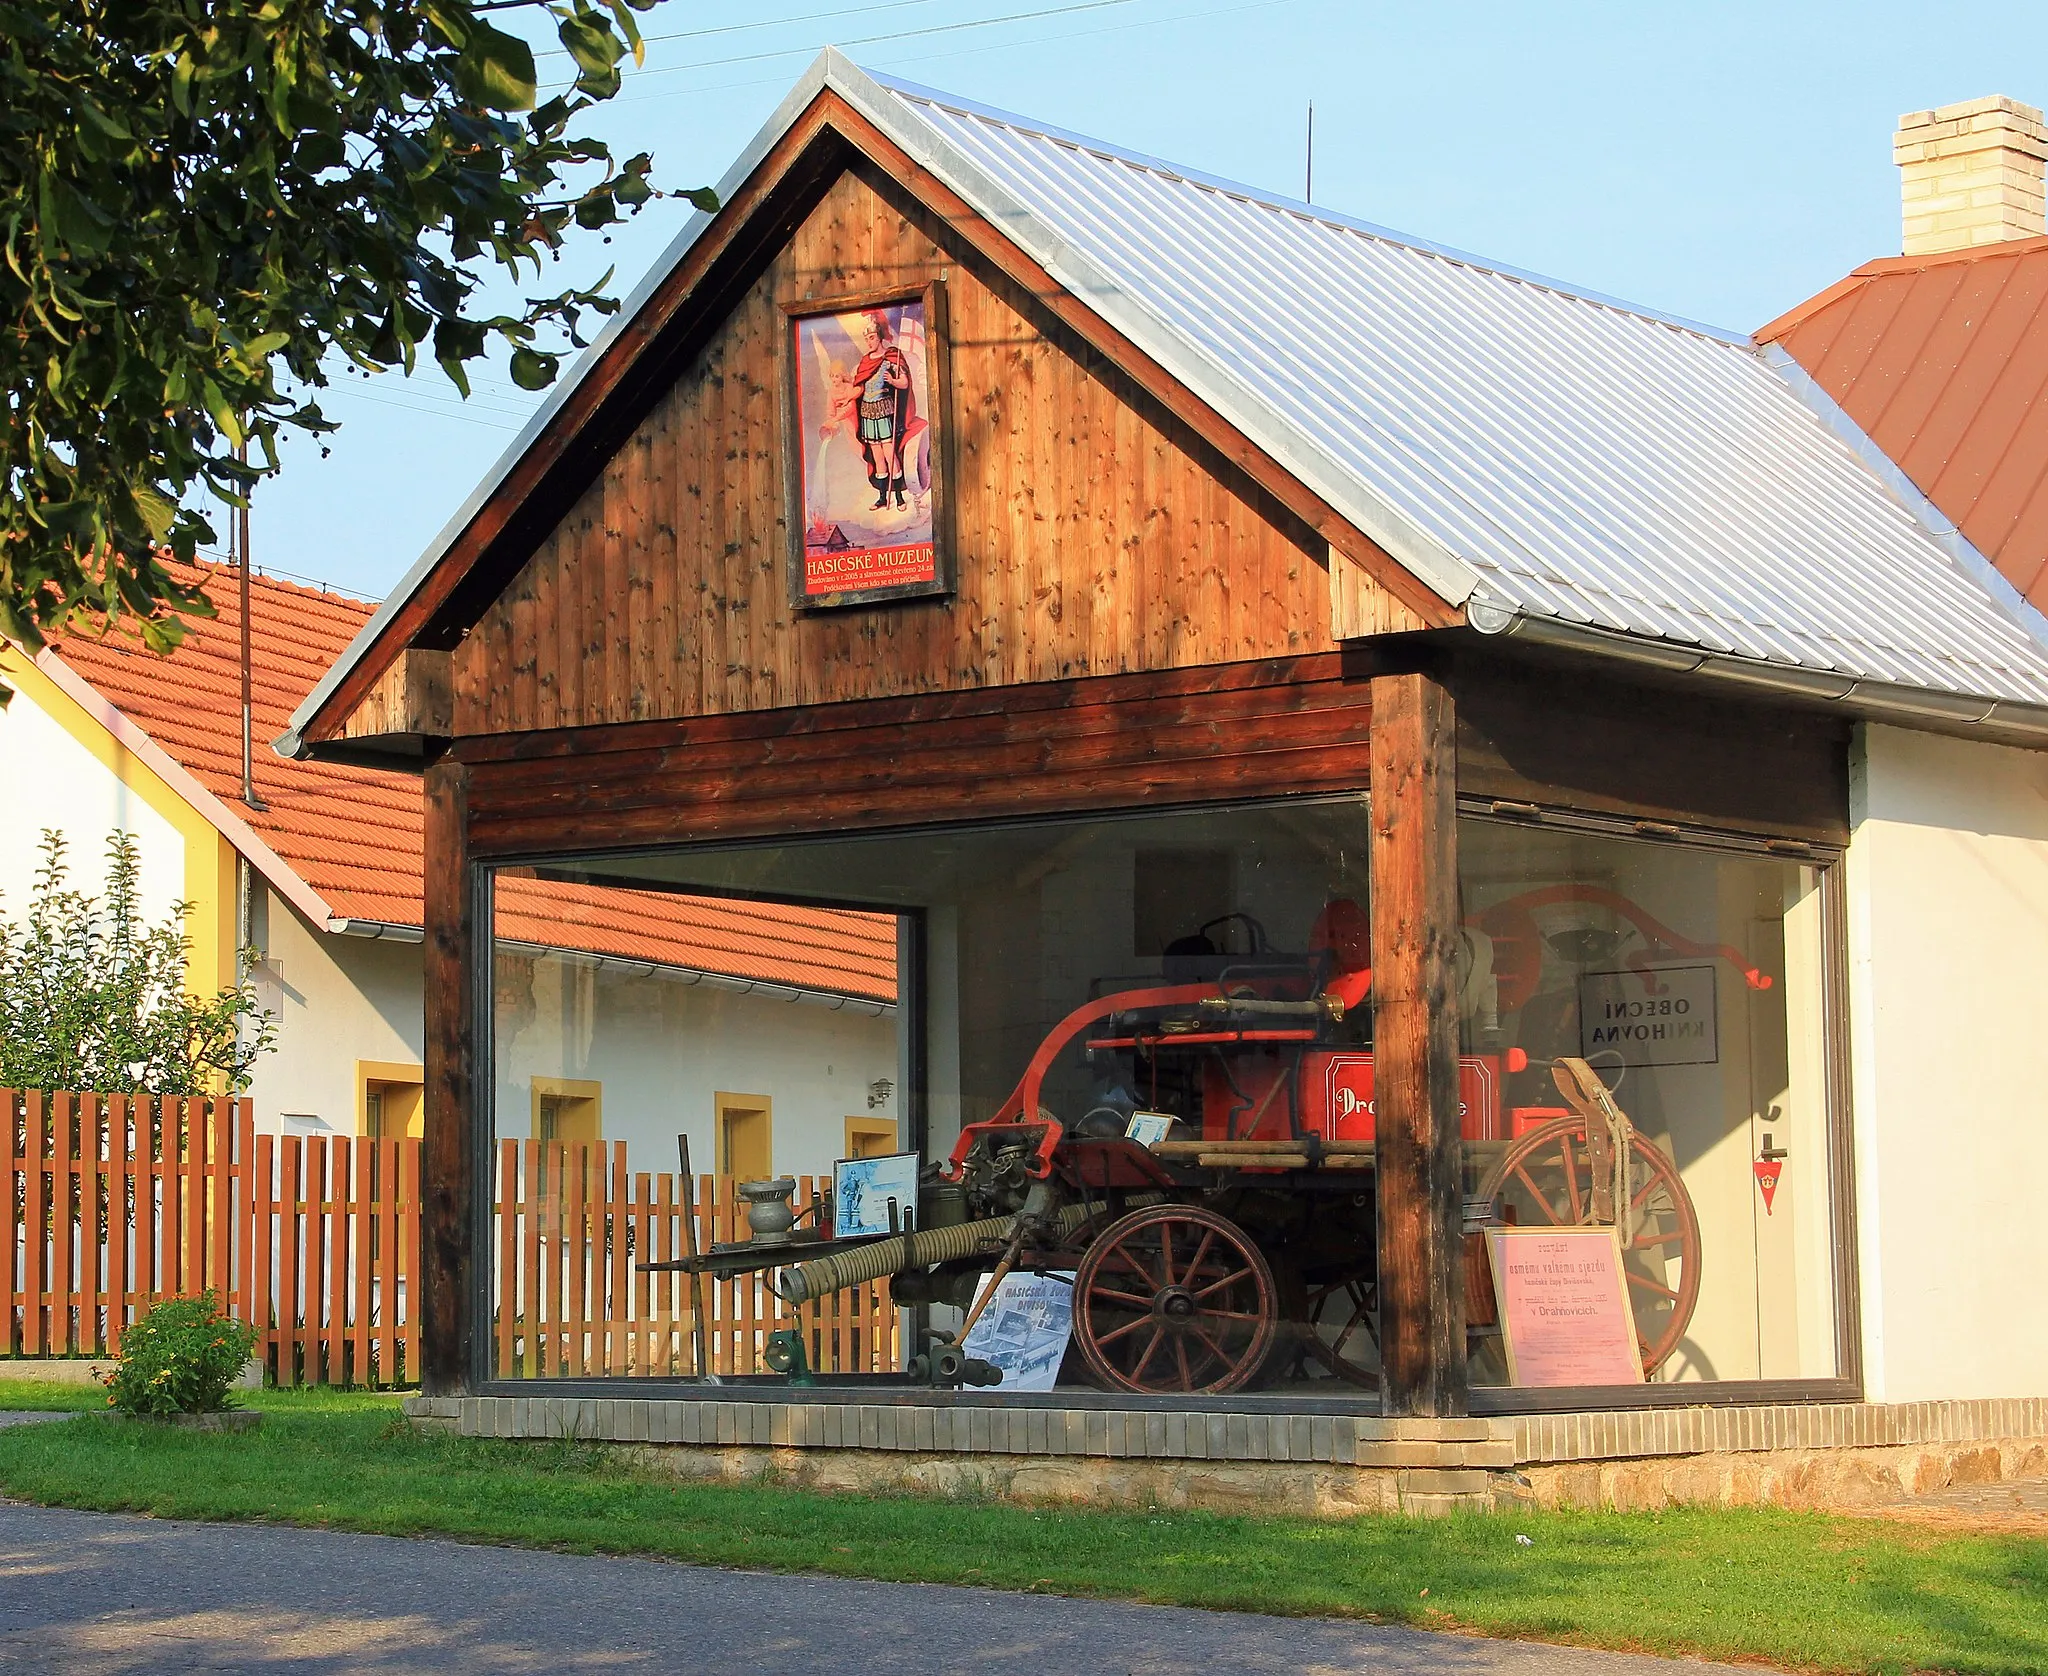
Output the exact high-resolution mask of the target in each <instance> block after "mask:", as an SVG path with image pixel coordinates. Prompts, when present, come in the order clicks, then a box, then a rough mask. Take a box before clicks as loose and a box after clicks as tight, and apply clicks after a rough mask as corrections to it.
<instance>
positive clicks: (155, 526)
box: [129, 483, 178, 544]
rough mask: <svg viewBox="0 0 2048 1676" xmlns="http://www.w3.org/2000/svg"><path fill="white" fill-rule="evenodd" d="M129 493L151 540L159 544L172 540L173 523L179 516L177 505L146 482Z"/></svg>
mask: <svg viewBox="0 0 2048 1676" xmlns="http://www.w3.org/2000/svg"><path fill="white" fill-rule="evenodd" d="M129 493H130V498H131V499H132V500H133V501H134V502H135V510H136V512H137V514H138V515H139V516H140V517H141V519H142V523H143V527H144V528H146V529H147V530H148V531H149V538H150V540H152V541H154V542H157V543H158V544H162V543H163V542H166V541H168V540H170V538H171V524H172V522H173V521H174V520H175V519H176V518H177V516H178V509H177V507H176V506H175V505H174V504H173V503H172V502H170V501H168V500H166V499H165V498H164V497H163V496H162V495H161V494H159V493H158V492H157V491H156V490H155V489H153V488H151V487H150V486H149V485H148V484H146V483H144V484H138V485H137V486H136V487H135V488H134V489H132V490H131V491H130V492H129Z"/></svg>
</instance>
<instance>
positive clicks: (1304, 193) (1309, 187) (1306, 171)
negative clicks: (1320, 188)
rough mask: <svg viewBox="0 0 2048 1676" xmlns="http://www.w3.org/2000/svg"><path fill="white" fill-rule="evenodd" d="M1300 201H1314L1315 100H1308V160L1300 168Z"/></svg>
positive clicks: (1309, 202)
mask: <svg viewBox="0 0 2048 1676" xmlns="http://www.w3.org/2000/svg"><path fill="white" fill-rule="evenodd" d="M1301 201H1302V202H1303V203H1304V204H1312V203H1314V202H1315V201H1316V102H1315V101H1314V100H1313V99H1311V100H1310V101H1309V102H1308V161H1307V163H1306V164H1305V166H1304V167H1303V169H1302V181H1301Z"/></svg>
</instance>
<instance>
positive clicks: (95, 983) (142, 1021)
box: [0, 831, 277, 1094]
mask: <svg viewBox="0 0 2048 1676" xmlns="http://www.w3.org/2000/svg"><path fill="white" fill-rule="evenodd" d="M42 853H43V863H42V866H41V867H40V868H39V869H38V870H37V873H36V878H35V886H34V889H33V891H32V893H31V895H30V899H29V902H28V904H27V913H26V916H25V917H24V918H23V919H22V920H21V921H19V922H16V921H14V920H12V919H9V918H8V917H7V916H6V915H4V914H0V1088H40V1089H43V1090H45V1091H48V1090H51V1089H58V1088H77V1089H90V1090H93V1091H95V1092H98V1093H115V1092H122V1093H125V1092H127V1091H129V1090H132V1089H142V1090H146V1091H147V1092H149V1093H151V1094H213V1093H218V1092H221V1091H223V1090H224V1091H226V1092H227V1093H230V1094H240V1093H242V1092H244V1091H245V1090H246V1089H247V1088H248V1086H249V1080H250V1076H251V1074H252V1073H253V1072H254V1070H255V1068H256V1062H257V1060H259V1059H260V1058H262V1056H263V1055H264V1054H265V1053H267V1052H269V1051H270V1048H271V1046H272V1044H273V1041H274V1039H275V1037H276V1033H277V1023H276V1020H275V1019H274V1018H273V1017H272V1016H271V1015H270V1014H269V1013H268V1012H266V1011H264V1009H263V1008H262V1007H261V1006H259V1005H258V1004H257V1000H256V988H255V985H254V984H253V983H252V982H251V981H250V979H249V976H248V969H249V967H250V965H251V964H252V962H253V961H254V959H255V951H254V950H246V949H245V950H243V951H242V956H241V967H240V970H241V972H242V974H243V976H242V978H241V981H240V982H238V983H235V984H231V985H230V986H229V987H227V988H226V989H223V990H221V991H220V992H219V993H218V994H215V995H212V996H194V995H191V994H188V993H187V992H186V988H185V977H186V972H185V967H186V960H187V957H188V956H189V955H190V953H191V949H192V939H191V937H190V935H189V934H188V933H187V932H186V930H185V920H186V918H187V916H188V914H189V913H190V907H189V905H188V904H186V903H182V902H180V903H174V904H173V905H172V907H171V912H170V917H169V918H167V919H166V920H164V921H163V922H162V923H161V924H158V925H146V924H145V923H144V922H143V917H142V852H141V851H140V849H138V848H137V847H136V843H135V840H134V839H133V838H132V837H131V836H129V834H127V833H125V832H119V831H117V832H115V833H114V834H113V835H112V836H111V837H110V838H109V839H108V840H107V888H106V894H105V896H104V897H100V896H89V895H86V894H85V893H84V892H82V891H77V890H73V889H72V888H71V885H70V863H69V861H68V860H67V859H66V855H65V843H64V835H63V834H62V833H61V832H55V831H45V832H44V833H43V842H42Z"/></svg>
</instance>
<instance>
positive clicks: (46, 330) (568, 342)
mask: <svg viewBox="0 0 2048 1676" xmlns="http://www.w3.org/2000/svg"><path fill="white" fill-rule="evenodd" d="M655 3H656V0H511V3H510V4H508V3H506V0H484V3H477V0H0V391H4V402H5V405H4V408H0V634H5V635H7V636H9V637H10V638H12V639H14V640H15V641H17V642H18V643H20V644H22V645H24V646H26V647H28V648H30V649H31V650H33V649H37V648H39V647H40V646H41V645H42V644H43V643H44V641H45V638H46V637H47V636H49V635H51V634H54V633H57V632H60V631H73V632H76V631H79V630H81V629H87V630H91V631H96V632H105V631H107V630H109V629H113V628H116V627H123V626H125V627H127V628H129V629H132V630H133V631H134V632H137V633H139V634H140V636H141V638H142V640H143V641H144V643H145V644H146V645H148V646H149V647H150V648H151V649H152V650H155V651H158V652H168V651H170V650H171V649H172V648H173V647H175V646H176V645H177V643H178V640H179V638H180V636H181V634H182V632H183V624H182V621H181V619H183V618H185V617H192V616H201V617H203V616H210V615H212V607H211V606H210V605H209V604H208V603H207V601H206V599H205V597H204V595H203V592H202V591H201V590H200V589H199V588H198V587H197V586H194V585H189V584H186V583H182V582H180V581H179V580H177V579H176V578H175V577H174V576H173V575H172V574H171V573H170V572H169V571H168V570H167V569H166V568H165V566H164V565H163V563H162V562H161V560H162V558H163V557H164V556H165V555H167V554H168V555H171V556H175V557H176V558H178V559H181V560H188V561H189V560H190V559H191V558H192V557H193V556H194V554H195V552H196V551H197V549H198V548H199V546H200V545H201V544H202V543H207V542H211V541H212V540H213V539H214V532H213V530H212V527H211V525H210V524H209V522H208V521H207V518H206V516H205V514H204V513H203V511H201V510H200V508H199V507H198V506H197V505H195V504H194V502H195V501H197V500H198V499H200V498H202V497H201V491H205V492H208V493H210V494H211V495H212V496H213V497H214V498H216V499H218V500H220V501H223V502H225V503H227V504H229V505H231V506H233V505H240V504H241V503H242V502H243V500H244V498H245V497H246V496H247V494H248V492H249V490H250V488H251V487H252V486H253V485H254V484H255V483H256V482H258V481H260V480H261V479H262V478H264V477H265V476H267V475H270V474H272V473H274V472H276V471H277V469H278V466H279V458H278V451H277V444H278V442H279V440H280V437H281V435H282V434H283V433H284V432H285V431H288V430H293V429H296V430H298V431H301V432H306V433H312V434H315V435H317V434H320V433H324V432H327V431H331V430H333V429H334V428H335V427H334V424H333V422H332V421H331V420H329V419H328V418H327V416H326V415H325V413H324V412H323V411H322V410H321V407H320V402H319V392H320V390H321V389H322V388H324V387H326V386H327V385H328V382H329V376H330V372H331V371H334V370H339V369H351V370H353V371H355V372H360V373H364V374H374V373H380V372H384V371H387V370H389V369H392V368H403V369H404V370H405V371H407V372H411V371H412V370H413V369H414V368H415V366H416V365H418V364H419V362H420V360H421V359H422V357H424V358H426V359H430V360H432V361H435V362H438V363H439V364H440V366H441V367H442V368H443V369H445V371H446V372H447V374H448V376H449V377H450V378H451V379H452V380H454V382H455V383H456V385H457V386H458V387H459V388H460V389H461V390H462V391H463V393H464V394H465V395H466V394H467V393H468V388H469V383H468V378H467V376H466V373H465V370H464V369H465V367H466V366H467V365H468V364H469V363H471V362H474V361H476V360H478V359H479V358H481V357H484V356H486V355H488V354H490V353H492V352H493V351H494V350H498V351H501V352H502V351H509V358H510V370H511V375H512V377H513V379H514V380H515V381H516V382H517V383H519V384H520V385H521V386H522V387H524V388H527V389H540V388H543V387H545V386H546V385H548V384H549V383H551V382H552V381H553V379H554V378H555V376H556V375H557V373H558V371H559V369H560V364H561V357H562V356H563V354H565V353H566V352H567V351H569V350H570V349H574V348H578V347H581V346H582V345H583V343H584V342H585V338H584V328H585V325H586V323H587V321H588V319H589V317H590V316H593V315H607V314H610V313H612V312H614V311H615V310H616V309H617V307H618V304H617V302H616V300H615V299H613V298H611V297H610V296H608V295H606V291H605V288H606V286H607V285H608V284H609V282H610V274H609V273H608V272H607V273H606V274H605V275H604V276H603V277H602V278H599V279H598V280H596V281H595V282H594V283H593V284H591V285H587V286H577V285H571V286H566V287H562V288H559V289H554V290H549V289H547V287H545V286H544V285H542V284H541V283H540V282H541V281H542V279H543V278H544V277H545V275H546V271H547V269H548V267H549V266H550V265H551V264H552V263H553V262H554V261H556V260H558V259H559V258H560V256H561V255H562V253H563V251H564V250H565V248H566V247H567V246H568V244H569V243H570V241H571V240H572V239H573V237H574V236H575V234H576V233H577V232H578V231H579V230H580V231H598V230H601V229H603V228H606V227H610V226H612V225H615V224H616V223H618V222H620V221H622V220H623V219H624V218H626V217H627V216H629V215H632V214H635V213H637V212H638V211H639V209H640V208H641V207H642V206H643V205H644V204H646V203H647V202H648V201H649V200H650V199H651V198H652V197H654V196H655V195H656V193H655V189H654V187H653V186H652V184H651V182H650V179H649V171H650V159H649V158H648V157H647V156H646V155H645V154H644V153H643V154H640V155H638V156H633V157H629V158H626V159H624V160H620V159H618V158H616V157H614V155H613V154H612V151H611V150H610V148H609V147H608V146H606V145H605V144H604V143H603V142H602V141H601V140H598V139H596V138H594V137H592V136H591V135H589V134H588V133H586V132H583V131H582V124H583V119H584V118H585V117H586V116H587V115H588V113H589V112H590V111H591V110H592V108H593V107H595V106H597V105H599V104H601V103H602V102H603V101H604V100H607V99H609V98H611V97H612V96H613V95H614V94H615V93H616V92H617V91H618V89H619V86H620V80H621V65H622V64H623V62H624V60H625V59H626V58H627V57H628V56H629V55H631V56H637V55H638V54H639V53H640V52H641V51H642V47H641V41H640V34H639V30H638V27H637V25H636V23H635V20H634V14H635V13H636V12H641V11H646V10H648V9H649V8H650V7H652V6H653V5H654V4H655ZM507 11H519V12H524V13H528V14H531V15H533V16H534V17H536V18H545V19H546V20H547V21H548V22H549V23H551V24H552V25H553V28H554V32H555V35H556V38H557V39H558V40H559V41H560V42H561V44H562V46H563V48H564V49H565V50H566V51H567V52H568V53H569V55H570V57H571V59H572V60H573V62H574V65H575V80H574V82H573V84H572V85H570V86H569V87H568V88H567V89H566V90H564V91H561V92H559V93H556V94H555V95H554V96H552V97H549V98H548V99H546V100H545V101H544V102H543V101H542V100H541V98H540V93H539V87H538V77H537V75H536V73H535V68H534V57H533V51H532V48H531V46H530V45H529V44H528V43H527V41H525V40H524V39H522V38H521V37H519V36H518V35H515V34H512V33H510V32H508V31H507V30H505V29H502V28H500V27H499V26H498V25H497V24H496V23H494V22H493V21H492V20H491V17H490V16H489V15H487V14H491V13H502V12H507ZM685 196H687V197H688V198H690V199H691V200H692V201H694V202H695V203H697V204H698V205H699V206H700V207H704V208H711V207H715V205H716V199H715V197H714V196H713V195H712V194H711V193H710V192H709V191H708V190H697V191H692V192H689V193H687V194H685ZM493 270H497V271H501V272H502V273H504V274H506V275H509V276H511V277H512V278H513V279H514V280H515V281H517V282H519V283H521V284H522V285H532V286H533V287H534V288H535V289H536V290H538V291H540V292H541V294H539V295H529V296H524V297H523V298H521V300H520V303H519V305H518V306H517V307H515V308H511V309H501V310H497V311H490V310H487V309H486V308H484V307H482V306H480V299H481V294H482V293H483V292H484V290H485V288H486V279H487V278H488V276H489V274H490V273H491V272H492V271H493ZM245 446H246V448H247V450H248V456H249V457H248V460H247V462H246V463H244V462H243V461H242V460H240V459H238V458H237V453H238V451H239V450H241V449H243V448H244V447H245Z"/></svg>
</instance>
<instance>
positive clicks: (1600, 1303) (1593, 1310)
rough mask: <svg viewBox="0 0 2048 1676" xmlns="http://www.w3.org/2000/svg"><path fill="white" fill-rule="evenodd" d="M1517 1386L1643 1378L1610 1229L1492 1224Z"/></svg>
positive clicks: (1496, 1286)
mask: <svg viewBox="0 0 2048 1676" xmlns="http://www.w3.org/2000/svg"><path fill="white" fill-rule="evenodd" d="M1486 1252H1487V1256H1488V1257H1489V1258H1490V1259H1491V1260H1492V1264H1493V1292H1494V1297H1495V1298H1496V1300H1497V1301H1498V1302H1499V1305H1500V1325H1501V1337H1502V1340H1503V1342H1504V1343H1505V1345H1506V1348H1507V1355H1508V1381H1509V1383H1510V1384H1514V1385H1640V1384H1641V1383H1642V1382H1643V1362H1642V1347H1641V1345H1640V1344H1639V1343H1638V1342H1637V1339H1636V1324H1635V1317H1634V1314H1633V1312H1632V1311H1631V1310H1630V1308H1629V1300H1628V1280H1627V1277H1626V1276H1625V1274H1624V1273H1623V1269H1622V1253H1621V1235H1620V1234H1619V1233H1618V1232H1617V1231H1616V1230H1615V1229H1613V1228H1607V1227H1591V1228H1489V1229H1487V1230H1486Z"/></svg>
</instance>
